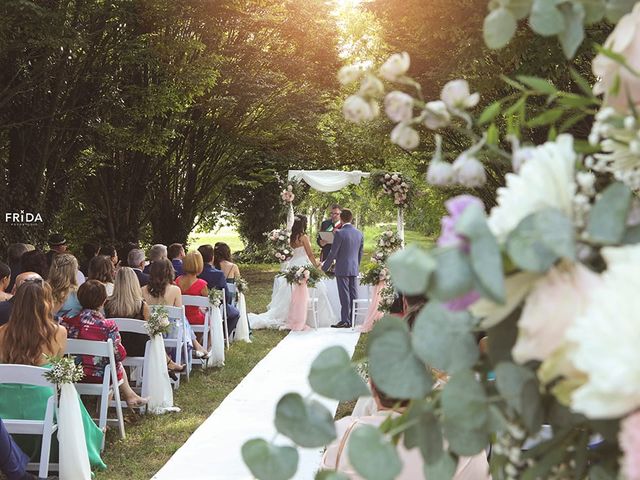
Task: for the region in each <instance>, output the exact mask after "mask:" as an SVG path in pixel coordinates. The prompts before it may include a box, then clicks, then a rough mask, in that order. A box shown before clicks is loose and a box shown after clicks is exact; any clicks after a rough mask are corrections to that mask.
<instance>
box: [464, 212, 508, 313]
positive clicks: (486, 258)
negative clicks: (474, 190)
mask: <svg viewBox="0 0 640 480" xmlns="http://www.w3.org/2000/svg"><path fill="white" fill-rule="evenodd" d="M455 228H456V231H458V232H459V233H461V234H463V235H464V236H465V237H467V238H468V239H469V240H470V242H471V245H470V250H469V257H470V259H471V267H472V269H473V273H474V274H475V278H476V279H477V281H478V282H479V283H480V284H481V286H482V292H483V293H486V294H488V297H489V299H490V300H493V301H495V302H498V303H504V301H505V287H504V275H503V273H502V255H501V253H500V246H499V245H498V242H497V240H496V238H495V237H494V236H493V233H491V230H490V229H489V226H488V225H487V217H486V215H485V213H484V210H483V209H482V207H480V206H479V205H469V206H468V207H467V208H466V209H465V211H464V212H463V213H462V215H460V218H458V221H457V222H456V225H455Z"/></svg>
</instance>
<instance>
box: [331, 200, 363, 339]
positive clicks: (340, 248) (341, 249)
mask: <svg viewBox="0 0 640 480" xmlns="http://www.w3.org/2000/svg"><path fill="white" fill-rule="evenodd" d="M351 220H353V214H352V213H351V210H349V209H347V208H345V209H344V210H342V212H340V221H341V222H342V227H341V228H340V229H339V230H336V231H335V237H334V239H333V244H332V245H331V251H330V252H329V255H328V256H327V258H326V259H325V261H324V263H323V264H322V270H324V271H325V272H327V271H329V268H331V264H332V263H333V261H334V260H335V262H336V269H335V274H336V282H337V283H338V295H339V296H340V321H339V322H338V323H337V324H335V325H331V326H332V327H334V328H349V327H351V309H352V308H353V301H354V300H355V299H356V298H358V285H357V280H358V269H359V266H360V260H361V259H362V248H363V243H364V237H363V235H362V232H361V231H360V230H358V229H357V228H355V227H354V226H353V225H351Z"/></svg>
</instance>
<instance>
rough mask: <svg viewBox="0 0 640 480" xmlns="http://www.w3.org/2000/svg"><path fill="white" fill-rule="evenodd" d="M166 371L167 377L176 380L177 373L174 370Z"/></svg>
mask: <svg viewBox="0 0 640 480" xmlns="http://www.w3.org/2000/svg"><path fill="white" fill-rule="evenodd" d="M167 373H168V374H169V378H170V379H171V380H173V381H174V382H177V381H178V375H176V372H175V371H174V370H167Z"/></svg>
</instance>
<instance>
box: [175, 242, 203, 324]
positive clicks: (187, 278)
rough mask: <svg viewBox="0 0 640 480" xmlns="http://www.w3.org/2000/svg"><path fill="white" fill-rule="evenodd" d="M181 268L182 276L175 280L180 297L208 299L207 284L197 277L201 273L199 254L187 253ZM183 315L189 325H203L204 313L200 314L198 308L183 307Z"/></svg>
mask: <svg viewBox="0 0 640 480" xmlns="http://www.w3.org/2000/svg"><path fill="white" fill-rule="evenodd" d="M182 266H183V270H184V274H183V275H180V276H179V277H178V278H177V279H176V285H178V287H180V292H182V295H196V296H200V297H208V296H209V288H207V282H206V281H205V280H202V279H201V278H198V275H200V274H201V273H202V267H203V263H202V255H200V252H189V253H188V254H187V255H186V256H185V257H184V262H183V265H182ZM185 313H186V315H187V320H189V323H190V324H191V325H204V313H202V310H200V308H199V307H194V306H188V307H185Z"/></svg>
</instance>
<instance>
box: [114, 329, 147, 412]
mask: <svg viewBox="0 0 640 480" xmlns="http://www.w3.org/2000/svg"><path fill="white" fill-rule="evenodd" d="M109 320H113V321H114V322H115V323H116V325H118V330H119V331H120V333H121V334H122V333H138V334H142V335H145V336H148V332H147V329H146V327H145V324H146V322H145V321H144V320H137V319H134V318H110V319H109ZM149 342H150V341H149V340H147V343H146V346H145V349H144V357H132V356H130V355H129V354H128V353H127V358H125V359H124V360H123V361H122V365H124V366H125V367H129V369H130V371H131V374H130V375H129V385H131V388H133V389H134V390H135V391H136V393H138V394H139V395H140V396H142V397H144V396H145V393H146V388H145V384H144V372H145V370H146V366H147V358H148V355H147V352H148V350H149ZM144 410H145V408H144V406H143V407H141V408H140V411H141V412H144Z"/></svg>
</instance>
